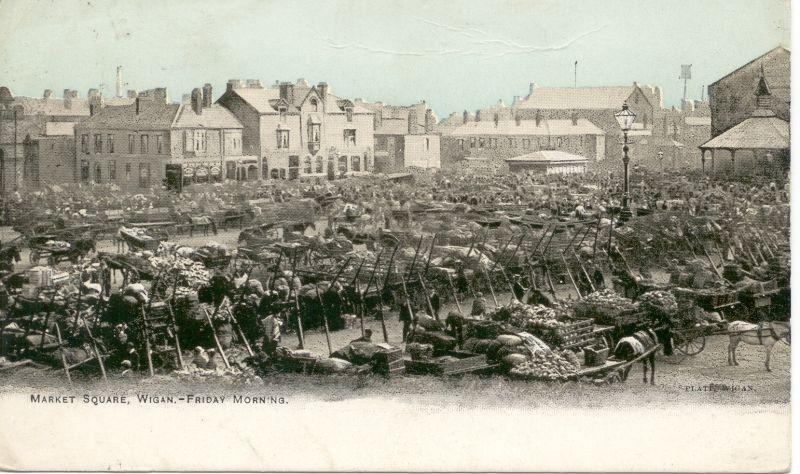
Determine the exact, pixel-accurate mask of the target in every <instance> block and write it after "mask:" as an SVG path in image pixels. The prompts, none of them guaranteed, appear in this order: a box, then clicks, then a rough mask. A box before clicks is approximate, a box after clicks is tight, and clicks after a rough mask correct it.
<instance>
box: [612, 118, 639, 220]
mask: <svg viewBox="0 0 800 474" xmlns="http://www.w3.org/2000/svg"><path fill="white" fill-rule="evenodd" d="M614 118H615V119H617V123H618V124H619V128H621V129H622V134H623V137H624V138H623V146H622V153H623V155H622V164H623V165H624V166H623V172H624V175H623V177H624V178H623V179H624V180H625V181H624V182H623V186H624V187H623V192H622V212H620V220H621V221H623V222H625V221H627V220H628V219H630V217H631V209H630V202H629V201H630V194H629V192H628V162H629V161H630V158H629V157H628V130H630V129H631V127H632V126H633V121H634V120H636V114H635V113H634V112H633V111H632V110H630V109H629V108H628V104H627V103H625V104H622V110H620V111H619V112H617V113H615V114H614Z"/></svg>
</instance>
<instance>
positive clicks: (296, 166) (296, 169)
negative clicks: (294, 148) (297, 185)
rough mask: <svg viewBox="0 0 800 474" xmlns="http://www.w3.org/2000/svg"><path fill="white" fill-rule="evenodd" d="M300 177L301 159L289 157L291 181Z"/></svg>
mask: <svg viewBox="0 0 800 474" xmlns="http://www.w3.org/2000/svg"><path fill="white" fill-rule="evenodd" d="M299 175H300V157H299V156H290V157H289V179H297V177H298V176H299Z"/></svg>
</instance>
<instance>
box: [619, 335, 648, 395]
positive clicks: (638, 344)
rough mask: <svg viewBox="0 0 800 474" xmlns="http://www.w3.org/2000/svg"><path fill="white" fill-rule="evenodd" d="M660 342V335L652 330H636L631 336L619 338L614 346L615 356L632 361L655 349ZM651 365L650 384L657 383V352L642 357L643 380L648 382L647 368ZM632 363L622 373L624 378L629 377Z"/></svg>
mask: <svg viewBox="0 0 800 474" xmlns="http://www.w3.org/2000/svg"><path fill="white" fill-rule="evenodd" d="M656 344H658V336H656V333H655V332H654V331H653V330H651V329H647V330H642V331H636V332H635V333H633V334H632V335H630V336H627V337H623V338H622V339H620V340H619V342H618V343H617V345H616V347H614V357H615V358H616V359H620V360H624V361H628V362H630V361H632V360H634V359H636V358H638V357H640V356H642V355H644V354H646V353H647V352H648V351H650V350H651V349H653V348H654V347H655V346H656ZM648 366H649V367H650V385H655V383H656V353H655V351H653V352H651V353H650V355H648V356H647V357H644V358H642V367H643V368H644V374H643V380H644V383H647V368H648ZM632 368H633V367H632V365H628V367H626V368H625V370H624V372H623V373H622V380H623V381H625V379H627V378H628V374H629V373H630V371H631V369H632Z"/></svg>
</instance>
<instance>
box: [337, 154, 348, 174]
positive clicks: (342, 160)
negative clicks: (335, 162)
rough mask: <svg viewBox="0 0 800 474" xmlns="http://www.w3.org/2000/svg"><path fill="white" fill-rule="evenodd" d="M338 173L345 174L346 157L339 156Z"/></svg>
mask: <svg viewBox="0 0 800 474" xmlns="http://www.w3.org/2000/svg"><path fill="white" fill-rule="evenodd" d="M339 173H340V174H345V173H347V157H346V156H340V157H339Z"/></svg>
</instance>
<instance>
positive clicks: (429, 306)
mask: <svg viewBox="0 0 800 474" xmlns="http://www.w3.org/2000/svg"><path fill="white" fill-rule="evenodd" d="M417 278H419V284H420V285H422V292H423V293H424V294H425V302H426V303H428V311H430V312H431V316H433V317H434V318H435V319H436V320H437V321H438V320H439V315H438V314H436V312H435V311H434V310H433V304H432V303H431V299H430V297H429V296H428V287H427V285H425V280H423V279H422V274H421V273H420V272H419V271H417Z"/></svg>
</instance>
